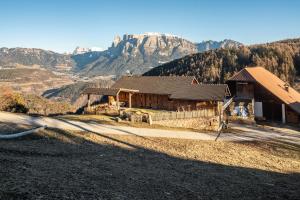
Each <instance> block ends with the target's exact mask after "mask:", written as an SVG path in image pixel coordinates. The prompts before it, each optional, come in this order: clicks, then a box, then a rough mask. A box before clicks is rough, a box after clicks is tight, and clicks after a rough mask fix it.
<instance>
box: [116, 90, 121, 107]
mask: <svg viewBox="0 0 300 200" xmlns="http://www.w3.org/2000/svg"><path fill="white" fill-rule="evenodd" d="M116 101H117V109H118V110H119V109H120V102H119V92H118V93H117V95H116Z"/></svg>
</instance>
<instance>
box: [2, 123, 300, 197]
mask: <svg viewBox="0 0 300 200" xmlns="http://www.w3.org/2000/svg"><path fill="white" fill-rule="evenodd" d="M299 155H300V150H299V148H290V147H289V146H284V145H276V144H274V143H257V142H256V143H252V142H248V143H233V142H213V141H194V140H182V139H166V138H144V137H139V136H118V135H100V134H94V133H88V132H81V133H76V132H66V131H60V130H54V129H51V130H49V129H48V130H46V131H43V132H40V133H39V134H37V135H35V136H30V137H26V138H23V139H20V140H16V141H0V163H2V166H1V168H0V177H1V179H0V185H1V186H2V187H1V188H0V199H299V197H300V194H299V186H300V185H299V182H300V175H299V173H300V157H299Z"/></svg>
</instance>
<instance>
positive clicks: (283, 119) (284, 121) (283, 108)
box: [281, 104, 286, 124]
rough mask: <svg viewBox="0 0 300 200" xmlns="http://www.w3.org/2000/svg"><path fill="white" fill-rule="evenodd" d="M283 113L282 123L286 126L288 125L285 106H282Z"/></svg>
mask: <svg viewBox="0 0 300 200" xmlns="http://www.w3.org/2000/svg"><path fill="white" fill-rule="evenodd" d="M281 109H282V111H281V113H282V123H283V124H285V123H286V119H285V104H281Z"/></svg>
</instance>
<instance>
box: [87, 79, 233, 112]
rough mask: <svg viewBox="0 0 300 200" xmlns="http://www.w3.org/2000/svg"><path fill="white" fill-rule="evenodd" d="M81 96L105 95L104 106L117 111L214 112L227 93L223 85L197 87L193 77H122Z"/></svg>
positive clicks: (226, 88) (228, 93)
mask: <svg viewBox="0 0 300 200" xmlns="http://www.w3.org/2000/svg"><path fill="white" fill-rule="evenodd" d="M82 94H84V95H87V96H88V99H90V96H91V95H105V96H108V104H109V105H114V104H115V105H116V106H117V107H118V108H119V107H120V106H122V107H129V108H131V107H134V108H148V109H159V110H168V111H193V110H201V109H207V110H210V111H216V110H217V109H218V105H219V104H218V103H222V102H223V100H224V98H225V97H226V96H229V95H230V92H229V89H228V87H227V85H225V84H199V83H198V81H197V80H196V79H195V77H193V76H123V77H121V78H120V79H119V80H118V81H117V82H116V83H115V84H114V85H113V86H112V87H111V88H87V89H85V90H84V91H83V92H82ZM89 106H90V103H88V107H89Z"/></svg>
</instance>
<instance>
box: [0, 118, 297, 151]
mask: <svg viewBox="0 0 300 200" xmlns="http://www.w3.org/2000/svg"><path fill="white" fill-rule="evenodd" d="M0 122H7V123H19V124H28V125H34V126H45V125H46V126H47V127H50V128H58V129H64V130H72V131H89V132H95V133H100V134H118V135H136V136H142V137H166V138H181V139H193V140H215V139H216V137H217V133H199V132H193V131H175V130H161V129H150V128H135V127H128V126H113V125H106V124H99V123H96V122H79V121H72V120H61V119H54V118H51V117H32V116H28V115H23V114H14V113H7V112H0ZM231 128H232V130H234V131H233V133H222V134H221V135H220V136H219V137H218V140H221V141H253V140H259V141H261V140H270V139H278V140H282V141H288V142H292V143H294V144H299V145H300V134H297V133H299V132H297V131H292V130H289V131H288V130H284V131H281V130H271V129H263V128H259V127H255V126H248V125H239V124H232V125H231Z"/></svg>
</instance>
